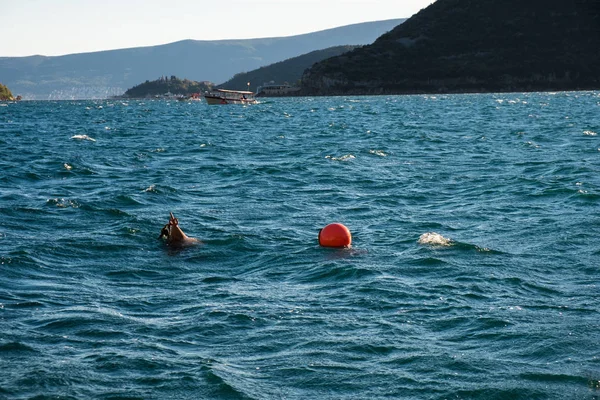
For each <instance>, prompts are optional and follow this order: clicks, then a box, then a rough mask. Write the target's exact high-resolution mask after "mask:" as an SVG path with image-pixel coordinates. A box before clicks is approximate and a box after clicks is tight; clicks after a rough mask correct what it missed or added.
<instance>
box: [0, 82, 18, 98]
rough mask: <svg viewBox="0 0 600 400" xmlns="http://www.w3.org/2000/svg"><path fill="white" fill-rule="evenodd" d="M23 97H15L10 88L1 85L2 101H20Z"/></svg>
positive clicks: (0, 94)
mask: <svg viewBox="0 0 600 400" xmlns="http://www.w3.org/2000/svg"><path fill="white" fill-rule="evenodd" d="M19 100H21V96H17V97H14V96H13V94H12V92H11V91H10V89H9V88H7V87H6V86H5V85H3V84H1V83H0V101H19Z"/></svg>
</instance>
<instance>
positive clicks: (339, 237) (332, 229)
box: [319, 223, 352, 247]
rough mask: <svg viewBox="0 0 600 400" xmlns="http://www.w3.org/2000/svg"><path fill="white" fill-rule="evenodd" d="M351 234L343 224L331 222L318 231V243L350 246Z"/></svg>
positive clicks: (331, 245)
mask: <svg viewBox="0 0 600 400" xmlns="http://www.w3.org/2000/svg"><path fill="white" fill-rule="evenodd" d="M351 244H352V235H351V234H350V230H349V229H348V228H346V227H345V226H344V225H342V224H339V223H333V224H329V225H327V226H326V227H325V228H323V229H321V231H320V232H319V245H321V246H323V247H350V245H351Z"/></svg>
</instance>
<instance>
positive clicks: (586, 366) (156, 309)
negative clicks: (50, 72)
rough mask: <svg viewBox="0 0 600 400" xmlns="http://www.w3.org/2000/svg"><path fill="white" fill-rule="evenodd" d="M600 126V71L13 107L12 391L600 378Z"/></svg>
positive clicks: (160, 394)
mask: <svg viewBox="0 0 600 400" xmlns="http://www.w3.org/2000/svg"><path fill="white" fill-rule="evenodd" d="M599 133H600V92H597V91H586V92H557V93H501V94H460V95H410V96H373V97H368V96H366V97H361V96H355V97H354V96H345V97H344V96H341V97H302V98H272V99H266V98H264V99H262V100H261V102H260V103H259V104H256V105H249V106H241V105H226V106H209V105H207V104H205V103H204V102H182V101H168V100H130V101H124V100H89V101H21V102H14V103H11V102H8V103H7V102H5V103H1V104H0V399H10V400H12V399H36V400H42V399H111V400H116V399H244V400H250V399H256V400H259V399H293V400H296V399H298V400H300V399H302V400H304V399H319V400H338V399H426V400H427V399H432V400H433V399H435V400H438V399H439V400H442V399H448V400H450V399H485V400H488V399H495V400H500V399H502V400H513V399H527V400H531V399H543V400H546V399H559V400H563V399H586V400H591V399H600V137H599V136H598V134H599ZM170 212H172V213H173V214H174V215H175V217H177V218H178V220H179V224H180V226H181V228H182V229H183V231H184V232H185V233H186V234H187V235H188V236H191V237H195V238H197V239H199V240H200V243H199V244H198V245H195V246H189V247H185V248H181V247H173V246H169V245H168V244H167V243H165V242H164V241H162V240H159V239H158V236H159V233H160V231H161V228H162V227H163V226H164V225H165V224H166V223H167V222H168V221H169V213H170ZM334 222H337V223H341V224H343V225H345V226H346V227H347V228H348V229H349V230H350V232H351V234H352V245H351V247H348V248H325V247H320V246H319V242H318V234H319V231H320V230H321V229H322V228H323V227H325V226H326V225H328V224H330V223H334Z"/></svg>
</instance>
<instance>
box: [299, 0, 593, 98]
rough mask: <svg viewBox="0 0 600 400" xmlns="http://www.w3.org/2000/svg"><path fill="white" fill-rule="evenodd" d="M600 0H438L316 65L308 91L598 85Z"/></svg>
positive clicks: (527, 88) (305, 88)
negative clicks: (373, 37) (371, 38)
mask: <svg viewBox="0 0 600 400" xmlns="http://www.w3.org/2000/svg"><path fill="white" fill-rule="evenodd" d="M598 49H600V2H599V1H598V0H570V1H566V0H503V1H498V0H437V1H436V2H435V3H433V4H432V5H430V6H429V7H427V8H426V9H423V10H421V11H420V12H419V13H417V14H415V15H414V16H413V17H411V18H410V19H408V20H407V21H406V22H404V23H403V24H402V25H399V26H398V27H396V28H395V29H393V30H392V31H390V32H388V33H386V34H384V35H382V36H381V37H380V38H378V39H377V40H376V41H375V42H374V43H373V44H372V45H368V46H364V47H362V48H359V49H356V50H354V51H352V52H349V53H346V54H344V55H342V56H338V57H334V58H331V59H327V60H325V61H323V62H320V63H318V64H316V65H314V66H313V67H312V68H311V69H310V70H308V71H307V72H306V73H305V74H304V75H303V77H302V91H301V93H303V94H305V95H332V94H385V93H438V92H482V91H483V92H487V91H531V90H576V89H598V88H600V51H598Z"/></svg>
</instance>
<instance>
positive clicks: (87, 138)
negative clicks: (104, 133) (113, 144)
mask: <svg viewBox="0 0 600 400" xmlns="http://www.w3.org/2000/svg"><path fill="white" fill-rule="evenodd" d="M71 139H79V140H89V141H90V142H95V141H96V139H94V138H93V137H89V136H88V135H75V136H71Z"/></svg>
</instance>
